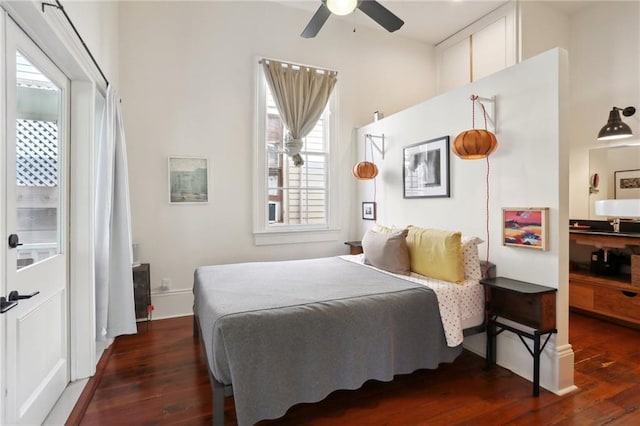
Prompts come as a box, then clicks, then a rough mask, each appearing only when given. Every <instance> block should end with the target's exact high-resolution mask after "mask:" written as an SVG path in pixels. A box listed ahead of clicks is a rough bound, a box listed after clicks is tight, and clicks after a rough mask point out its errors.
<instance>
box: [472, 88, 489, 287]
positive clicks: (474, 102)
mask: <svg viewBox="0 0 640 426" xmlns="http://www.w3.org/2000/svg"><path fill="white" fill-rule="evenodd" d="M477 100H478V95H471V123H472V126H473V128H474V129H475V128H476V101H477ZM478 102H479V103H480V106H481V107H482V116H483V118H484V129H485V130H487V131H488V126H487V110H486V109H485V107H484V104H483V103H482V102H480V101H478ZM486 159H487V175H486V179H485V186H486V208H485V220H486V224H485V225H486V235H487V255H486V263H487V264H486V266H485V270H484V271H483V274H482V275H483V276H484V278H488V277H489V249H490V247H491V244H490V243H491V238H490V232H489V175H490V171H491V167H490V164H489V156H487V157H486Z"/></svg>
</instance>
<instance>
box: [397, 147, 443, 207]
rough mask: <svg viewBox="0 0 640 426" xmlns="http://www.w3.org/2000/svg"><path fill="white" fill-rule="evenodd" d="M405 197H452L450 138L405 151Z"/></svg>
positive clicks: (403, 171)
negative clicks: (450, 184)
mask: <svg viewBox="0 0 640 426" xmlns="http://www.w3.org/2000/svg"><path fill="white" fill-rule="evenodd" d="M403 161H404V164H403V168H402V180H403V190H404V192H403V197H404V198H428V197H449V136H443V137H441V138H437V139H431V140H429V141H426V142H420V143H417V144H413V145H409V146H406V147H405V148H404V156H403Z"/></svg>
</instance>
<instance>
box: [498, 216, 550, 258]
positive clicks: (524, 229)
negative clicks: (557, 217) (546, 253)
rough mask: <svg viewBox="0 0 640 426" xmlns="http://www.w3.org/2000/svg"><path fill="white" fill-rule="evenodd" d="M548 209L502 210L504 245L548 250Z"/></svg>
mask: <svg viewBox="0 0 640 426" xmlns="http://www.w3.org/2000/svg"><path fill="white" fill-rule="evenodd" d="M548 217H549V208H548V207H524V208H521V207H517V208H503V209H502V244H503V245H505V246H514V247H525V248H532V249H538V250H546V249H547V221H548Z"/></svg>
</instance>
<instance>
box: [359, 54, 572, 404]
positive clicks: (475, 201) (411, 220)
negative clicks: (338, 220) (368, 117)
mask: <svg viewBox="0 0 640 426" xmlns="http://www.w3.org/2000/svg"><path fill="white" fill-rule="evenodd" d="M567 78H568V70H567V61H566V51H560V50H558V49H555V50H552V51H549V52H546V53H544V54H541V55H538V56H536V57H534V58H532V59H529V60H527V61H524V62H522V63H521V64H519V65H515V66H513V67H510V68H507V69H506V70H504V71H501V72H498V73H496V74H494V75H492V76H489V77H486V78H484V79H481V80H479V81H477V82H474V83H472V84H470V85H467V86H464V87H462V88H459V89H455V90H453V91H451V92H448V93H445V94H443V95H440V96H438V97H435V98H433V99H430V100H428V101H425V102H423V103H421V104H418V105H416V106H414V107H412V108H408V109H406V110H404V111H402V112H399V113H397V114H395V115H392V116H390V117H387V118H385V119H383V120H381V121H378V122H377V123H372V124H369V125H367V126H365V127H363V128H361V129H359V131H358V134H359V137H360V138H362V137H363V136H362V135H363V134H365V133H371V134H374V135H379V134H381V133H384V135H385V140H386V145H387V146H386V154H385V159H384V160H379V159H377V160H376V162H377V164H378V167H379V168H380V175H379V178H378V180H377V194H378V196H377V202H378V222H379V223H382V224H393V225H397V226H406V225H409V224H413V225H417V226H423V227H430V228H440V229H448V230H458V231H462V232H463V234H465V235H476V236H479V237H481V238H483V239H484V240H487V236H486V230H485V223H486V216H485V205H486V204H485V203H486V198H485V194H486V190H485V184H484V182H485V176H486V167H487V166H486V162H485V161H482V160H480V161H470V160H467V161H465V160H461V159H459V158H458V157H456V156H455V155H453V154H451V173H450V178H451V180H450V183H451V196H450V198H427V199H403V198H402V193H403V185H402V164H403V161H402V156H403V147H404V146H407V145H410V144H414V143H417V142H421V141H426V140H430V139H434V138H437V137H441V136H445V135H449V136H450V138H451V143H453V139H454V138H455V136H456V135H457V134H458V133H460V132H461V131H463V130H467V129H469V128H471V120H470V115H471V114H470V113H471V111H470V110H471V101H470V100H469V96H470V95H471V94H477V95H480V96H483V97H491V96H496V97H497V125H498V132H497V138H498V142H499V146H498V149H497V151H496V152H494V154H492V155H491V156H490V157H489V161H490V210H489V222H490V225H489V227H490V233H489V238H490V240H489V241H490V251H489V259H490V261H492V262H494V263H496V264H497V271H498V274H499V275H503V276H507V277H510V278H513V279H519V280H523V281H529V282H534V283H537V284H542V285H546V286H549V287H553V288H557V289H558V298H557V300H558V315H557V321H558V334H557V336H555V337H554V338H552V342H553V343H552V344H551V346H550V347H548V348H547V350H546V351H545V354H544V355H543V357H542V369H541V384H542V386H544V387H546V388H547V389H550V390H552V391H555V392H563V391H565V390H567V389H569V388H571V387H572V385H573V353H572V351H571V348H570V346H569V345H568V309H567V306H568V300H567V294H568V235H567V233H566V223H567V220H568V201H567V193H568V181H567V176H568V158H567V155H568V146H567V145H566V144H564V143H562V142H561V141H563V140H564V139H565V138H566V136H567V135H566V133H567V128H566V119H565V115H566V113H567V111H566V106H567V104H568V80H567ZM476 111H477V110H476ZM494 117H495V116H494ZM477 124H480V123H477ZM371 189H372V188H371V184H370V183H364V184H360V185H359V195H358V199H357V201H370V200H371V197H372V193H371ZM503 207H549V208H550V212H549V233H548V241H549V250H548V251H545V252H542V251H533V250H528V249H519V248H513V247H506V246H503V245H502V244H501V232H502V228H501V219H502V208H503ZM370 225H371V223H370V222H366V223H365V221H361V224H360V232H361V234H360V235H362V233H364V231H365V229H366V228H367V227H368V226H370ZM486 246H487V244H486V243H485V244H482V245H481V246H480V255H481V258H484V257H485V256H486ZM483 337H484V336H474V337H473V338H471V339H468V340H465V342H466V345H467V346H468V347H469V348H470V349H472V350H474V351H476V352H479V353H482V354H484V338H483ZM498 363H500V364H501V365H503V366H505V367H508V368H510V369H512V370H514V371H516V372H517V373H518V374H521V375H523V376H524V377H529V378H530V377H531V374H532V373H531V371H532V367H531V366H532V361H531V357H530V355H529V353H528V352H527V351H526V349H525V348H524V346H522V343H521V342H520V341H519V339H518V338H517V337H515V336H513V335H512V334H511V333H504V334H501V335H500V336H499V339H498ZM560 370H562V371H560Z"/></svg>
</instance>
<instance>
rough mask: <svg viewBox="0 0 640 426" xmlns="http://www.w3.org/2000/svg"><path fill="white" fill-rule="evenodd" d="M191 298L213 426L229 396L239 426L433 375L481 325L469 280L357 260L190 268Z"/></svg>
mask: <svg viewBox="0 0 640 426" xmlns="http://www.w3.org/2000/svg"><path fill="white" fill-rule="evenodd" d="M194 296H195V302H194V318H195V319H194V333H197V334H199V336H200V338H201V339H202V342H203V344H204V350H205V353H206V359H207V364H208V369H209V373H210V378H211V381H212V386H213V399H214V425H222V424H223V423H224V398H225V396H229V395H231V394H233V396H234V401H235V409H236V417H237V421H238V424H239V425H240V426H243V425H251V424H254V423H256V422H258V421H260V420H263V419H273V418H278V417H281V416H283V415H284V414H285V413H286V411H287V410H288V409H289V408H290V407H291V406H293V405H295V404H298V403H302V402H317V401H320V400H322V399H324V398H325V397H326V396H327V395H328V394H329V393H331V392H333V391H335V390H338V389H357V388H359V387H361V386H362V384H364V382H366V381H367V380H371V379H374V380H379V381H391V380H392V379H393V377H394V375H398V374H406V373H411V372H414V371H416V370H418V369H425V368H427V369H435V368H437V367H438V364H440V363H445V362H452V361H454V360H455V359H456V357H457V356H458V355H459V354H460V353H461V352H462V344H461V343H462V339H463V337H464V335H466V334H468V333H469V334H472V333H477V332H479V331H482V330H483V324H484V309H483V303H484V301H483V300H484V299H483V291H482V288H481V286H480V285H479V283H478V281H477V280H466V281H465V282H464V283H461V284H452V283H447V282H443V281H439V280H432V279H428V278H425V277H422V276H418V275H416V274H411V275H410V276H404V275H399V274H394V273H390V272H387V271H384V270H380V269H378V268H376V267H373V266H369V265H365V264H364V263H363V258H362V255H360V256H337V257H328V258H320V259H307V260H292V261H281V262H253V263H239V264H229V265H215V266H204V267H199V268H197V269H196V271H195V274H194Z"/></svg>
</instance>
